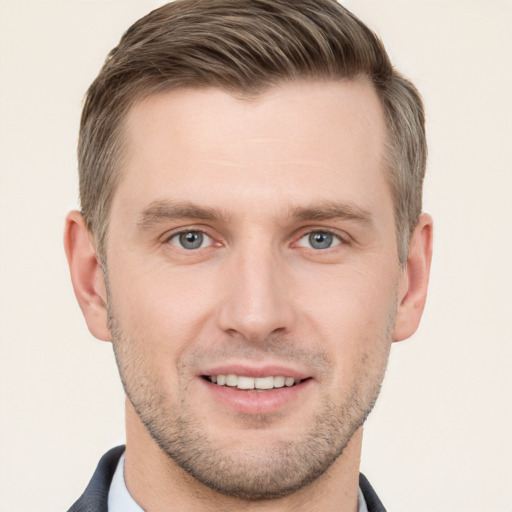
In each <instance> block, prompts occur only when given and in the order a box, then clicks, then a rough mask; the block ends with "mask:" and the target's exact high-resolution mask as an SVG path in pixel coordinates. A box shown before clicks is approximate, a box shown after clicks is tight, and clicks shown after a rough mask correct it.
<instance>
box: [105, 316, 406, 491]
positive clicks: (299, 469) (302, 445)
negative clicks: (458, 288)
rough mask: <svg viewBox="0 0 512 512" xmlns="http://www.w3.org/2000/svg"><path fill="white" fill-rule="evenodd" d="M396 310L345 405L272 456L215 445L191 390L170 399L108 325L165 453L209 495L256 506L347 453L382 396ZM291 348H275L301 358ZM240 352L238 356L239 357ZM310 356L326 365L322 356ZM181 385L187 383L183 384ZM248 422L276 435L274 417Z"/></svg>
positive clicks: (330, 406)
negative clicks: (191, 399) (372, 361)
mask: <svg viewBox="0 0 512 512" xmlns="http://www.w3.org/2000/svg"><path fill="white" fill-rule="evenodd" d="M109 309H110V308H109ZM395 311H396V309H393V311H392V312H391V314H390V317H389V321H388V325H387V326H386V329H385V332H383V333H382V336H381V339H380V340H378V342H377V343H375V344H373V345H372V347H373V349H376V350H377V351H379V353H378V355H377V354H368V353H363V354H362V357H361V361H360V365H359V369H358V372H357V374H356V375H355V377H354V379H353V381H352V384H351V389H350V391H349V392H348V393H347V394H346V396H345V399H344V400H343V402H342V403H337V404H335V403H332V399H331V400H330V399H329V397H328V396H325V395H323V398H322V401H321V406H320V407H319V408H318V413H317V414H316V415H315V416H314V418H313V420H312V421H310V425H309V427H308V428H307V430H306V431H305V432H304V433H301V437H300V438H299V437H298V438H296V439H287V440H279V441H276V442H274V443H273V444H272V446H271V447H269V448H268V449H265V448H264V447H259V448H258V450H254V448H253V447H252V448H250V449H247V448H246V449H244V446H237V448H235V449H233V448H232V444H231V441H232V440H231V439H228V438H225V439H217V438H216V439H212V438H210V437H209V434H208V431H207V428H205V425H204V424H203V423H201V420H200V419H199V418H198V415H197V414H194V411H193V410H192V407H191V405H190V403H188V402H187V400H186V398H187V389H186V386H183V388H181V389H180V390H179V393H176V394H175V397H174V398H173V397H171V396H170V395H169V393H168V392H167V390H166V389H165V386H164V385H163V384H162V383H161V382H160V379H159V377H158V375H155V372H153V371H152V369H151V368H149V367H148V364H147V361H146V360H145V358H144V356H143V354H141V353H138V354H137V353H134V351H133V347H134V346H141V345H140V344H139V345H137V344H134V343H133V340H131V339H130V338H129V337H127V336H126V335H124V333H123V332H122V330H121V329H120V326H119V325H118V324H117V322H116V320H115V317H114V316H113V314H112V311H110V313H109V318H110V328H111V332H112V339H113V347H114V353H115V357H116V361H117V365H118V368H119V373H120V376H121V380H122V382H123V386H124V390H125V393H126V395H127V397H128V399H129V400H130V402H131V403H132V405H133V407H134V409H135V411H136V412H137V414H138V416H139V418H140V420H141V421H142V423H143V424H144V426H145V427H146V429H147V431H148V433H149V434H150V436H151V437H152V438H153V439H154V440H155V441H156V443H157V444H158V446H159V447H160V449H161V450H162V451H163V452H164V453H165V454H166V455H167V456H168V457H169V459H170V460H172V461H173V462H174V463H176V464H177V465H178V466H180V467H181V468H182V469H183V470H185V471H186V472H187V473H189V474H190V475H192V476H193V477H194V478H195V479H196V480H198V481H199V482H201V483H202V484H204V485H205V486H207V487H208V488H210V489H212V490H214V491H217V492H220V493H222V494H225V495H228V496H231V497H234V498H239V499H244V500H251V501H257V500H268V499H275V498H280V497H283V496H287V495H290V494H292V493H293V492H295V491H297V490H299V489H302V488H304V487H305V486H307V485H308V484H310V483H311V482H313V481H314V480H316V479H317V478H318V477H319V476H320V475H322V474H323V473H324V472H325V471H327V470H328V468H329V467H330V466H331V465H332V464H333V463H334V462H335V461H336V459H338V457H340V455H341V454H342V453H343V450H344V449H345V447H346V446H347V445H348V443H349V441H350V439H351V438H352V436H353V434H354V433H355V431H356V430H357V429H358V428H359V427H360V426H361V425H362V424H363V423H364V421H365V420H366V418H367V417H368V415H369V414H370V412H371V410H372V408H373V406H374V404H375V402H376V400H377V397H378V395H379V392H380V388H381V385H382V381H383V378H384V374H385V371H386V366H387V359H388V354H389V346H390V339H391V332H392V326H393V325H394V318H395ZM287 343H288V344H286V343H284V342H283V343H282V344H276V343H274V344H273V346H274V347H276V346H279V347H282V348H279V349H277V352H278V354H276V355H279V356H280V357H283V355H285V354H286V352H290V353H291V354H292V353H293V357H295V358H297V357H298V356H297V354H298V353H300V350H294V349H291V348H289V347H290V344H289V342H287ZM275 350H276V349H275V348H274V349H268V348H267V349H266V350H265V351H266V352H267V353H268V352H270V353H273V352H274V351H275ZM249 352H253V349H249ZM235 353H236V354H237V355H239V352H235ZM309 355H310V357H311V358H313V359H315V358H316V359H317V360H319V359H322V360H323V364H324V365H328V360H327V359H326V357H325V355H324V354H323V353H314V354H311V353H310V354H309ZM299 357H304V356H303V354H301V355H300V356H299ZM374 357H378V358H380V361H379V365H378V367H377V368H375V367H374V366H375V365H374V364H366V363H368V362H369V360H370V358H371V359H373V358H374ZM303 360H304V359H303ZM186 367H187V365H185V364H178V369H180V368H183V371H185V370H184V369H185V368H186ZM369 368H372V370H369ZM178 373H181V371H180V370H178ZM179 380H180V382H186V379H179ZM251 421H252V422H253V425H252V427H253V428H254V429H255V435H257V431H258V430H259V429H261V428H262V429H264V428H272V418H267V417H265V416H257V417H254V418H252V419H251ZM298 421H300V419H299V420H298ZM246 426H247V425H246Z"/></svg>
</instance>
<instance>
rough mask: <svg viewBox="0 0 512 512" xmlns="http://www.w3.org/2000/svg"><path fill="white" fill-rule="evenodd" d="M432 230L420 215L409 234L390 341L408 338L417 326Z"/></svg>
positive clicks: (427, 270)
mask: <svg viewBox="0 0 512 512" xmlns="http://www.w3.org/2000/svg"><path fill="white" fill-rule="evenodd" d="M432 231H433V223H432V218H431V217H430V215H427V214H426V213H423V214H421V215H420V218H419V222H418V225H417V226H416V228H415V230H414V231H413V233H412V235H411V239H410V242H409V256H408V258H407V266H406V268H405V269H404V271H403V274H402V276H401V278H400V291H399V297H398V300H399V302H398V309H397V314H396V321H395V329H394V332H393V341H401V340H405V339H406V338H409V337H410V336H412V335H413V334H414V333H415V332H416V329H418V326H419V324H420V320H421V315H422V313H423V309H424V307H425V301H426V299H427V288H428V279H429V276H430V262H431V260H432Z"/></svg>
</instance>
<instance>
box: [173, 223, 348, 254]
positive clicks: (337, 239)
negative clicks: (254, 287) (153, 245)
mask: <svg viewBox="0 0 512 512" xmlns="http://www.w3.org/2000/svg"><path fill="white" fill-rule="evenodd" d="M189 234H195V235H200V236H201V237H202V240H201V242H200V245H199V246H197V247H189V248H187V247H184V246H183V243H182V240H180V237H182V236H184V235H189ZM314 234H320V235H328V236H329V237H332V240H331V245H329V246H328V247H323V248H315V247H311V236H312V235H314ZM306 237H309V242H310V243H309V245H308V246H306V245H302V244H301V241H302V240H304V239H306ZM205 238H206V242H208V240H209V242H208V243H207V245H206V246H204V243H205ZM173 240H175V241H176V242H173ZM165 242H166V243H170V244H171V245H173V246H175V247H177V248H179V249H183V250H185V251H191V252H192V251H196V250H198V249H205V248H207V247H209V246H211V245H212V243H214V239H213V237H211V236H210V235H209V234H208V233H206V231H204V230H201V229H184V230H181V231H178V232H177V233H173V234H172V235H170V236H169V237H167V238H166V240H165ZM192 242H193V241H192ZM347 243H348V242H347V240H346V238H345V237H342V236H340V235H339V234H338V233H335V232H333V231H331V230H329V229H318V228H317V229H311V230H309V231H306V232H302V234H301V236H300V238H299V239H298V240H297V241H296V242H294V243H293V244H292V247H303V248H305V249H310V250H313V251H315V252H324V251H328V250H329V249H334V248H336V247H338V246H340V245H346V244H347ZM218 245H219V246H220V245H221V244H218Z"/></svg>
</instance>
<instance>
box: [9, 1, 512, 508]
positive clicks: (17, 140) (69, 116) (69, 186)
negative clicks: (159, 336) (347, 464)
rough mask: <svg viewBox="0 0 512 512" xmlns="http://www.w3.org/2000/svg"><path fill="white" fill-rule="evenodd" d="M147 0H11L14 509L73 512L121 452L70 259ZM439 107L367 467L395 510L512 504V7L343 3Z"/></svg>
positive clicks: (114, 400) (109, 378) (110, 369)
mask: <svg viewBox="0 0 512 512" xmlns="http://www.w3.org/2000/svg"><path fill="white" fill-rule="evenodd" d="M161 3H163V2H156V1H149V0H137V1H129V0H116V1H114V0H111V1H108V0H107V1H106V0H102V1H99V0H97V1H93V0H89V1H85V0H37V1H27V0H3V1H1V0H0V172H1V175H0V180H1V181H0V230H1V232H0V244H1V250H0V272H1V276H0V277H1V295H0V338H1V349H0V512H29V511H30V512H34V511H37V512H50V511H51V512H55V511H58V510H63V511H64V510H67V508H68V507H69V506H70V505H71V503H72V502H73V501H74V500H75V499H76V498H77V497H78V496H79V495H80V494H81V492H82V491H83V489H84V488H85V485H86V483H87V482H88V480H89V478H90V476H91V474H92V472H93V470H94V468H95V466H96V463H97V461H98V459H99V457H100V455H101V454H102V453H103V452H105V451H106V450H107V449H108V448H110V447H111V446H113V445H115V444H118V443H120V442H122V441H123V436H124V434H123V432H124V425H123V392H122V388H121V385H120V383H119V379H118V375H117V370H116V367H115V363H114V359H113V356H112V350H111V347H110V345H109V344H108V343H102V342H99V341H96V340H94V339H93V338H92V336H91V335H90V334H89V333H88V331H87V328H86V326H85V323H84V321H83V319H82V316H81V313H80V311H79V308H78V306H77V304H76V301H75V298H74V295H73V291H72V288H71V284H70V281H69V277H68V271H67V265H66V262H65V257H64V251H63V248H62V232H63V223H64V216H65V214H66V212H67V211H68V210H69V209H71V208H74V207H75V206H76V202H77V176H76V167H77V165H76V158H75V146H76V141H77V130H78V122H79V115H80V108H81V101H82V98H83V94H84V92H85V90H86V88H87V86H88V85H89V83H90V82H91V81H92V80H93V78H94V77H95V76H96V74H97V72H98V70H99V68H100V66H101V64H102V62H103V59H104V58H105V56H106V54H107V52H108V51H109V50H110V49H111V48H112V47H113V46H115V44H116V42H117V41H118V39H119V37H120V36H121V34H122V32H123V31H124V30H125V29H126V28H127V27H128V26H129V25H130V24H131V23H132V22H133V21H135V20H136V19H137V18H139V17H140V16H142V15H143V14H145V13H146V12H147V11H149V10H151V9H153V8H155V7H157V6H158V5H160V4H161ZM344 3H345V5H346V6H347V7H349V8H350V9H352V10H353V11H354V12H355V13H356V14H357V15H359V16H360V17H361V18H362V19H363V20H364V21H365V22H367V23H368V24H369V25H370V26H371V27H372V28H373V29H374V30H376V31H377V32H378V33H379V34H380V36H381V37H382V38H383V39H384V41H385V43H386V46H387V48H388V50H389V52H390V54H391V56H392V59H393V61H394V62H395V64H396V65H397V66H398V68H399V69H401V70H403V71H404V72H405V73H406V74H407V75H408V76H409V77H410V78H412V79H413V81H414V82H415V83H416V85H417V86H418V87H419V89H420V91H421V92H422V94H423V97H424V99H425V102H426V107H427V116H428V137H429V144H430V159H429V166H428V177H427V181H426V188H425V210H426V211H428V212H430V213H431V214H432V215H433V216H434V218H435V257H434V262H433V269H432V278H431V288H430V294H429V300H428V304H427V308H426V311H425V315H424V319H423V322H422V326H421V328H420V330H419V331H418V333H417V334H416V335H415V336H414V337H413V338H412V339H410V340H409V341H406V342H402V343H399V344H396V345H395V346H394V347H393V350H392V355H391V361H390V366H389V370H388V374H387V377H386V381H385V384H384V389H383V392H382V395H381V398H380V401H379V403H378V405H377V407H376V409H375V411H374V412H373V413H372V415H371V417H370V419H369V421H368V423H367V426H366V429H365V444H364V450H363V457H362V466H361V467H362V470H363V472H365V473H366V475H367V476H368V477H369V479H370V481H371V482H372V484H373V485H374V487H375V488H376V490H377V492H378V493H379V494H380V496H381V498H382V500H383V502H384V503H385V504H386V506H387V507H388V508H389V510H390V511H393V512H400V511H403V512H408V511H411V510H414V511H416V512H444V511H450V512H459V511H460V512H462V511H464V512H477V511H478V512H512V329H511V317H512V292H511V291H512V86H511V82H512V2H511V1H509V0H480V1H470V0H444V1H442V0H438V1H434V0H414V1H398V0H353V1H347V2H344Z"/></svg>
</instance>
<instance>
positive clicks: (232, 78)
mask: <svg viewBox="0 0 512 512" xmlns="http://www.w3.org/2000/svg"><path fill="white" fill-rule="evenodd" d="M360 76H364V77H367V78H368V79H370V81H371V82H372V84H373V86H374V88H375V90H376V92H377V94H378V96H379V98H380V101H381V103H382V106H383V110H384V113H385V117H386V122H387V128H388V140H387V145H388V151H387V155H386V157H387V164H388V167H389V173H388V174H389V182H390V187H391V192H392V196H393V200H394V205H395V221H396V232H397V243H398V253H399V260H400V262H401V263H402V264H405V262H406V261H407V256H408V245H409V238H410V234H411V233H412V231H413V229H414V227H415V226H416V224H417V222H418V217H419V214H420V213H421V201H422V188H423V177H424V174H425V166H426V155H427V146H426V140H425V127H424V124H425V122H424V110H423V104H422V101H421V98H420V95H419V93H418V91H417V90H416V88H415V87H414V85H413V84H412V83H411V82H410V81H408V80H407V79H405V78H404V77H403V76H402V75H400V74H399V73H398V72H397V71H396V70H395V69H394V68H393V66H392V64H391V62H390V60H389V57H388V55H387V53H386V51H385V49H384V46H383V44H382V42H381V41H380V40H379V38H378V37H377V36H376V35H375V34H374V33H373V32H372V31H371V30H370V29H369V28H368V27H367V26H366V25H364V24H363V23H362V22H361V21H360V20H359V19H357V18H356V17H355V16H354V15H353V14H351V13H350V12H349V11H347V10H346V9H345V8H344V7H342V6H341V5H339V4H338V3H337V2H336V1H335V0H176V1H175V2H171V3H169V4H167V5H164V6H162V7H160V8H158V9H156V10H154V11H152V12H151V13H149V14H148V15H146V16H145V17H143V18H141V19H140V20H139V21H137V22H136V23H134V24H133V25H132V26H131V27H130V28H129V29H128V30H127V31H126V33H125V34H124V35H123V37H122V38H121V41H120V42H119V45H118V46H117V47H116V48H114V49H113V50H112V51H111V52H110V54H109V55H108V57H107V59H106V61H105V64H104V65H103V68H102V69H101V71H100V73H99V75H98V77H97V78H96V79H95V80H94V82H93V83H92V85H91V86H90V88H89V90H88V92H87V95H86V99H85V104H84V108H83V112H82V119H81V125H80V138H79V146H78V165H79V175H80V201H81V208H82V213H83V215H84V217H85V220H86V223H87V226H88V228H89V229H91V230H92V232H93V233H94V236H95V239H96V244H97V249H98V256H99V258H100V260H101V261H104V262H105V261H106V254H105V243H106V236H107V227H108V217H109V209H110V204H111V201H112V197H113V194H114V192H115V189H116V185H117V183H118V182H119V179H120V171H121V168H122V145H123V144H122V143H123V137H122V127H123V120H124V119H125V117H126V114H127V112H128V110H129V109H130V107H131V106H133V105H134V103H135V102H137V101H140V100H141V99H143V98H145V97H147V96H149V95H151V94H153V93H157V92H163V91H168V90H172V89H176V88H183V87H218V88H222V89H224V90H227V91H229V92H233V93H237V94H240V93H242V94H244V95H255V94H260V93H262V92H264V91H265V90H267V89H268V88H269V87H271V86H273V85H277V84H279V83H283V82H286V81H291V80H304V79H322V80H325V79H329V80H340V79H355V78H357V77H360Z"/></svg>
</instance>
